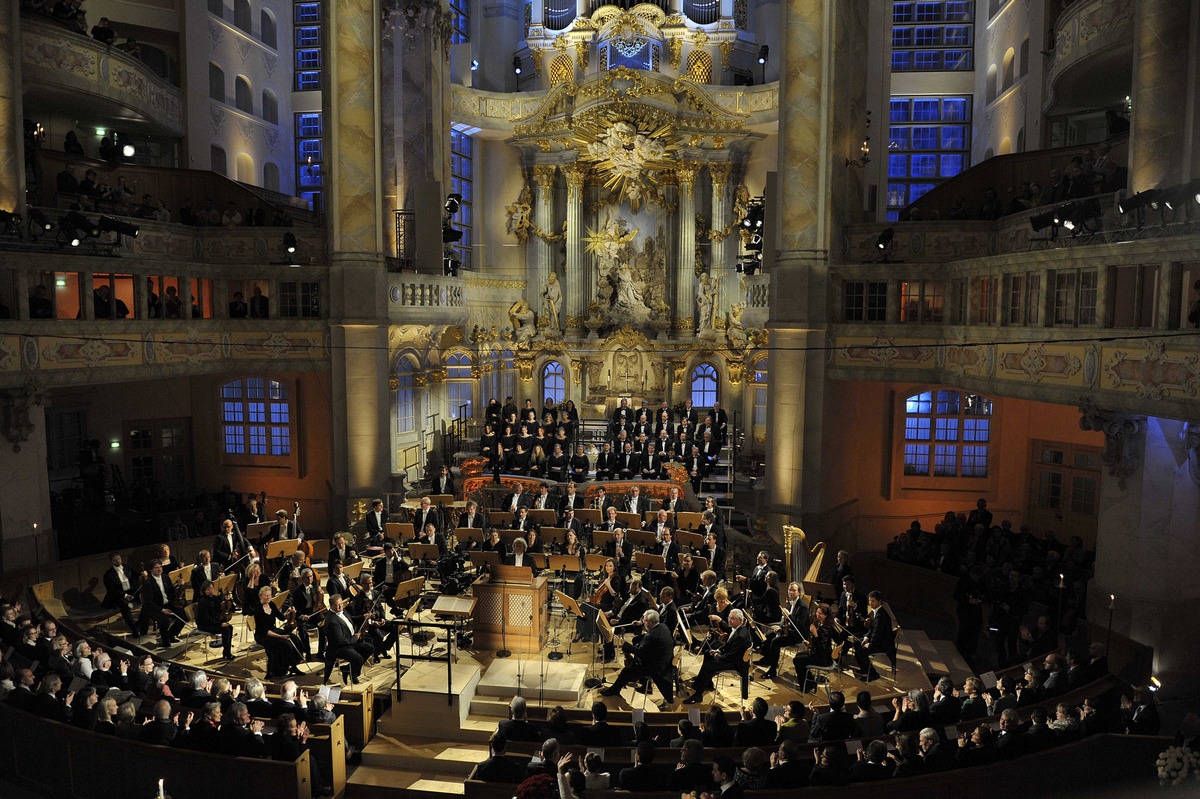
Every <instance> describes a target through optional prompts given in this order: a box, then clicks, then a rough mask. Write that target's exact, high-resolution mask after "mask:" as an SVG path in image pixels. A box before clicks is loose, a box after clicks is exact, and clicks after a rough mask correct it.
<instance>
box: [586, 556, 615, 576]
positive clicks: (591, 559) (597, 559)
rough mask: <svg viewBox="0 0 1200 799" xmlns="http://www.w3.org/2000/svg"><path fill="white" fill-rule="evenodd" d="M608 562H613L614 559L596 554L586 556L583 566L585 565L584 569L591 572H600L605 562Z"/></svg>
mask: <svg viewBox="0 0 1200 799" xmlns="http://www.w3.org/2000/svg"><path fill="white" fill-rule="evenodd" d="M607 560H612V559H611V558H609V557H608V555H597V554H595V553H589V554H587V555H585V556H584V562H583V565H584V568H585V569H587V570H588V571H590V572H598V571H600V570H601V569H603V568H604V562H605V561H607Z"/></svg>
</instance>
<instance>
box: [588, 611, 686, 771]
mask: <svg viewBox="0 0 1200 799" xmlns="http://www.w3.org/2000/svg"><path fill="white" fill-rule="evenodd" d="M642 627H643V628H645V630H646V634H645V635H643V636H642V637H641V640H640V641H638V643H637V644H636V645H634V646H631V648H630V649H629V650H628V651H627V652H626V657H625V667H624V668H622V669H621V672H620V673H619V674H618V675H617V679H616V680H615V681H614V682H613V684H612V685H611V686H609V687H608V688H605V689H604V690H603V691H601V692H600V693H601V694H603V695H604V696H616V695H617V694H619V693H621V689H622V688H624V687H625V686H626V685H628V684H629V683H630V682H633V681H634V680H641V679H645V678H649V679H651V680H653V681H654V685H655V686H656V687H657V688H658V690H659V691H661V692H662V695H663V699H664V700H666V702H667V704H668V705H670V704H673V703H674V701H675V699H674V697H675V694H674V691H673V690H672V689H673V688H674V685H673V682H674V681H673V680H672V679H671V658H672V656H673V655H674V652H675V638H674V637H673V636H672V635H671V628H670V627H668V626H667V625H665V624H662V623H661V621H660V619H659V615H658V611H655V610H647V611H645V612H644V613H642ZM621 787H622V788H625V784H624V783H623V782H622V784H621ZM627 790H633V789H632V788H629V789H627Z"/></svg>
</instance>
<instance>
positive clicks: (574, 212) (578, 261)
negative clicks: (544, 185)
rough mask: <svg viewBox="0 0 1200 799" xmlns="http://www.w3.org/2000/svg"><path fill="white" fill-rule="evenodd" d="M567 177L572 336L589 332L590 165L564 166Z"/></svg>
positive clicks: (568, 325)
mask: <svg viewBox="0 0 1200 799" xmlns="http://www.w3.org/2000/svg"><path fill="white" fill-rule="evenodd" d="M563 175H564V176H565V177H566V180H567V278H566V280H567V286H566V288H567V313H566V317H567V318H566V328H567V335H568V336H580V335H585V334H586V332H587V331H586V330H585V329H584V326H583V320H584V318H585V317H586V316H587V315H588V299H589V298H590V296H591V279H590V275H588V273H587V271H588V270H587V265H586V264H585V263H584V259H583V233H584V230H583V187H584V185H585V184H586V183H587V176H588V168H587V166H586V165H584V164H580V163H578V162H576V163H572V164H567V165H566V166H564V167H563Z"/></svg>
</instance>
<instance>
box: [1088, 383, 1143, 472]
mask: <svg viewBox="0 0 1200 799" xmlns="http://www.w3.org/2000/svg"><path fill="white" fill-rule="evenodd" d="M1079 413H1080V419H1079V427H1080V429H1082V430H1095V431H1096V432H1100V433H1103V434H1104V452H1103V454H1102V455H1101V459H1102V460H1103V461H1104V465H1105V467H1106V469H1107V471H1108V474H1109V475H1110V476H1111V477H1115V478H1117V485H1118V486H1120V487H1121V488H1122V489H1123V488H1125V485H1126V481H1127V480H1128V478H1129V477H1130V475H1132V474H1133V473H1134V472H1135V471H1137V469H1138V467H1139V466H1140V465H1141V463H1142V450H1143V449H1145V446H1146V417H1145V416H1127V415H1124V414H1119V413H1115V412H1113V411H1106V410H1101V409H1100V408H1098V407H1096V403H1095V402H1094V401H1093V400H1092V399H1091V398H1090V397H1084V398H1082V399H1081V400H1080V404H1079Z"/></svg>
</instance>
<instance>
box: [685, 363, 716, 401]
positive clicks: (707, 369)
mask: <svg viewBox="0 0 1200 799" xmlns="http://www.w3.org/2000/svg"><path fill="white" fill-rule="evenodd" d="M718 382H719V378H718V377H717V367H715V366H713V365H712V364H711V363H707V362H705V363H702V364H699V365H697V366H696V368H695V369H693V370H692V381H691V384H692V404H693V405H695V406H696V407H697V408H711V407H712V405H713V403H714V402H716V401H717V400H718V399H719V397H718V396H717V385H718Z"/></svg>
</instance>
